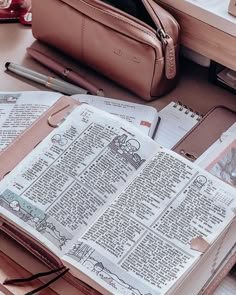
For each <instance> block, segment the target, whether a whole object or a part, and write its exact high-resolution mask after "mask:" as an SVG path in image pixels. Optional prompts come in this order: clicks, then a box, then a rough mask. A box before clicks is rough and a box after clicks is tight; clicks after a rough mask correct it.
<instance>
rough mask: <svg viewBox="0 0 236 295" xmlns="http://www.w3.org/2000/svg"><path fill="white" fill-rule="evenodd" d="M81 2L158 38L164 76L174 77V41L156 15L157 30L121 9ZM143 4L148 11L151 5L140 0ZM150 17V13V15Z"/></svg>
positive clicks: (82, 0)
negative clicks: (163, 62) (160, 46)
mask: <svg viewBox="0 0 236 295" xmlns="http://www.w3.org/2000/svg"><path fill="white" fill-rule="evenodd" d="M80 1H81V2H83V3H84V4H85V5H88V6H90V7H92V8H93V9H94V8H95V9H98V10H100V11H101V12H102V13H107V14H109V15H110V16H112V17H114V18H116V19H122V20H123V21H125V22H126V23H128V24H131V25H133V26H134V25H135V27H136V28H137V29H140V30H142V31H144V32H145V33H147V34H148V35H149V36H151V37H152V38H153V39H154V40H158V41H159V42H160V43H161V45H162V49H163V55H164V57H165V59H164V60H165V76H166V78H167V79H172V78H174V77H175V75H176V65H175V64H176V61H175V47H174V42H173V39H172V38H171V37H170V36H169V35H168V34H167V33H166V32H165V30H164V27H163V25H162V23H161V21H160V19H159V17H158V16H157V15H156V16H157V17H158V20H159V25H160V27H159V26H158V24H157V23H156V21H154V23H155V25H156V27H157V30H155V29H153V28H152V27H150V26H149V25H148V24H146V23H145V22H143V21H141V20H139V19H138V18H136V17H133V16H132V15H130V14H128V13H126V12H123V11H122V10H120V9H118V8H116V7H114V6H112V5H110V4H107V3H104V2H102V3H101V2H100V3H95V5H96V4H97V6H93V5H91V4H90V3H88V2H87V1H86V0H80ZM142 2H143V4H144V6H145V7H146V9H147V11H148V12H149V9H150V8H152V7H147V4H146V3H145V1H144V0H142ZM104 7H106V8H108V10H104V9H103V8H104ZM111 11H113V12H114V13H115V14H112V13H111ZM150 17H151V15H150Z"/></svg>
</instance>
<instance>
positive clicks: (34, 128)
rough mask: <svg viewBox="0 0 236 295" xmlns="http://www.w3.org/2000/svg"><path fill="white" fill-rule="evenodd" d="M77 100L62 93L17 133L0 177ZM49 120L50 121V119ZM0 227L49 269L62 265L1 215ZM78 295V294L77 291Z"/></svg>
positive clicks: (1, 159) (0, 157)
mask: <svg viewBox="0 0 236 295" xmlns="http://www.w3.org/2000/svg"><path fill="white" fill-rule="evenodd" d="M80 104H81V103H80V102H79V101H76V100H74V99H73V98H71V97H68V96H62V97H61V98H60V99H59V100H58V101H57V102H56V103H55V104H54V105H52V106H51V107H50V108H49V109H48V110H47V111H46V112H44V113H43V115H42V116H40V117H39V118H38V119H37V120H36V121H35V122H34V123H33V124H32V125H31V126H30V127H29V128H27V129H26V130H25V131H24V132H23V133H22V134H21V135H19V136H18V137H17V138H16V139H15V140H14V141H13V142H12V143H11V144H10V145H8V147H7V148H6V149H5V150H3V151H1V152H0V180H1V179H2V178H3V177H4V176H5V175H7V174H8V173H9V172H10V171H11V170H12V169H14V168H15V167H16V166H17V164H19V163H20V161H22V160H23V159H24V158H25V157H26V156H27V155H28V154H29V153H30V152H31V151H32V150H33V149H34V148H35V147H36V146H37V145H38V144H39V143H40V142H41V141H42V140H43V139H44V138H45V137H46V136H47V135H48V134H49V133H50V132H51V131H52V130H53V129H54V128H55V127H56V126H57V124H60V122H61V121H63V118H65V116H66V115H67V114H68V113H69V112H70V111H72V109H73V108H74V107H75V106H76V105H80ZM49 119H50V120H49ZM0 230H2V231H3V232H5V233H6V234H8V235H9V236H10V237H11V238H13V239H14V240H15V241H17V242H18V243H19V244H21V245H22V246H23V247H24V248H25V249H27V250H28V251H29V252H30V253H32V254H33V255H34V256H36V257H37V258H38V259H40V260H41V261H42V262H43V263H45V265H47V266H48V267H49V268H51V269H56V268H58V267H60V266H62V263H61V261H60V259H59V258H58V257H57V256H56V255H54V254H53V253H52V252H50V251H49V250H48V249H47V248H45V247H44V246H43V245H42V244H40V243H39V242H37V241H36V240H35V239H33V238H32V237H31V236H29V235H27V234H26V233H24V232H23V231H22V230H21V229H20V228H18V227H17V226H16V225H15V224H11V222H10V221H8V220H4V219H2V218H1V217H0ZM64 278H65V279H66V280H67V281H68V282H69V283H70V284H71V285H73V286H75V287H76V288H77V289H78V291H81V292H82V293H83V294H85V295H98V294H100V293H99V292H97V291H96V290H95V289H93V288H91V287H90V286H88V285H86V284H84V283H83V282H82V281H80V280H78V279H77V278H75V277H74V276H73V275H71V274H70V273H67V274H66V275H65V276H64ZM80 294H81V293H80Z"/></svg>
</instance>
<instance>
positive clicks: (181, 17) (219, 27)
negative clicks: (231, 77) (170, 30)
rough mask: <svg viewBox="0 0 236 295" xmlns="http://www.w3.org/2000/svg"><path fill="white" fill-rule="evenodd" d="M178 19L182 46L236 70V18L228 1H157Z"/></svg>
mask: <svg viewBox="0 0 236 295" xmlns="http://www.w3.org/2000/svg"><path fill="white" fill-rule="evenodd" d="M158 2H160V3H161V4H162V5H163V6H164V7H165V8H166V9H167V10H169V11H170V12H171V13H172V14H173V15H174V16H175V18H176V19H177V20H178V22H179V24H180V27H181V43H182V44H183V45H184V46H186V47H187V48H190V49H192V50H194V51H196V52H198V53H201V54H202V55H204V56H206V57H208V58H210V59H212V60H214V61H216V62H218V63H220V64H223V65H225V66H226V67H229V68H231V69H233V70H235V71H236V59H235V57H236V17H234V16H231V15H229V14H228V13H227V5H228V3H229V0H223V1H222V0H208V1H206V0H176V1H173V0H158Z"/></svg>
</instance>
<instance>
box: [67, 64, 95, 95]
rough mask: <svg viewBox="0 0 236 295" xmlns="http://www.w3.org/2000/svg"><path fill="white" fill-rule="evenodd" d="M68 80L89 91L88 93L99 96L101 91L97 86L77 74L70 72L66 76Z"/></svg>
mask: <svg viewBox="0 0 236 295" xmlns="http://www.w3.org/2000/svg"><path fill="white" fill-rule="evenodd" d="M66 79H67V80H69V81H71V82H73V83H75V84H77V85H80V86H81V87H83V88H85V89H87V90H88V92H89V93H91V94H93V95H98V93H99V89H98V88H97V87H96V86H94V85H92V84H91V83H90V82H89V81H88V80H86V79H85V78H84V77H82V76H79V75H78V74H77V73H75V72H73V71H70V70H69V72H68V74H67V75H66Z"/></svg>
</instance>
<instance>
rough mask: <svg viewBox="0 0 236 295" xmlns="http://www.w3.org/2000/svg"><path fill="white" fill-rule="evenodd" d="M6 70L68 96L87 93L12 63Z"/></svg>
mask: <svg viewBox="0 0 236 295" xmlns="http://www.w3.org/2000/svg"><path fill="white" fill-rule="evenodd" d="M7 69H8V70H9V71H11V72H13V73H15V74H17V75H19V76H21V77H24V78H27V79H29V80H31V81H34V82H37V83H39V84H41V85H44V86H46V87H48V88H50V89H52V90H55V91H58V92H61V93H64V94H68V95H73V94H87V93H88V91H87V90H85V89H83V88H81V87H78V86H76V85H73V84H70V83H68V82H65V81H62V80H59V79H56V78H53V77H48V76H45V75H43V74H40V73H38V72H36V71H33V70H31V69H28V68H25V67H22V66H20V65H17V64H14V63H9V64H8V65H7Z"/></svg>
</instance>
